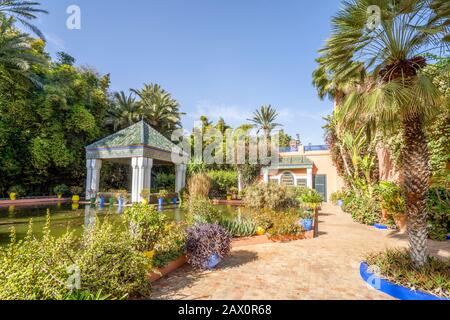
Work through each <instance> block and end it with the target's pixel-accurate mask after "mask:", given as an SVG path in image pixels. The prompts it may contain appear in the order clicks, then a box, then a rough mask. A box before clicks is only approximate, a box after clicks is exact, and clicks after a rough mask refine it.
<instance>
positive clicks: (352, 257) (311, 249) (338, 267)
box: [153, 206, 450, 300]
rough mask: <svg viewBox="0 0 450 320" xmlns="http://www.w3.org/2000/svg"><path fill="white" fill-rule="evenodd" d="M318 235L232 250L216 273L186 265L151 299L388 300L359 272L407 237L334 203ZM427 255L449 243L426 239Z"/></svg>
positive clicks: (446, 253)
mask: <svg viewBox="0 0 450 320" xmlns="http://www.w3.org/2000/svg"><path fill="white" fill-rule="evenodd" d="M320 221H321V222H320V227H319V229H320V236H319V238H317V239H314V240H300V241H295V242H291V243H286V244H280V243H273V244H272V243H271V244H262V245H253V246H248V247H241V248H236V249H234V250H233V253H232V256H231V257H230V258H228V259H227V260H226V261H224V262H223V263H222V264H221V266H220V268H219V269H217V270H215V271H207V272H202V273H198V272H194V271H193V270H192V269H191V268H190V267H189V266H184V267H182V268H181V269H179V270H177V271H175V272H174V273H172V274H170V275H169V276H167V277H166V278H163V279H161V280H159V281H157V282H156V283H154V284H153V298H154V299H218V300H230V299H249V300H252V299H263V300H276V299H294V300H298V299H319V300H324V299H391V298H390V297H389V296H387V295H385V294H383V293H380V292H377V291H375V290H373V289H371V288H368V287H367V286H366V285H365V283H364V282H363V281H362V280H361V278H360V276H359V264H360V262H361V259H362V258H363V257H364V255H365V254H366V253H367V252H373V251H381V250H383V249H385V248H388V247H407V239H406V236H404V235H400V234H398V233H397V232H395V231H381V230H377V229H374V228H371V227H368V226H364V225H359V224H357V223H354V222H353V221H352V220H351V218H350V216H349V215H347V214H345V213H342V211H341V210H340V209H339V208H337V207H334V206H325V207H324V208H323V211H322V214H321V216H320ZM429 246H430V253H431V254H433V255H436V256H440V257H443V258H450V242H449V241H447V242H435V241H429Z"/></svg>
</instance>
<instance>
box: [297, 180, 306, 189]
mask: <svg viewBox="0 0 450 320" xmlns="http://www.w3.org/2000/svg"><path fill="white" fill-rule="evenodd" d="M297 186H298V187H305V188H306V187H308V179H297Z"/></svg>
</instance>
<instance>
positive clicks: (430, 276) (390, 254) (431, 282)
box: [366, 249, 450, 298]
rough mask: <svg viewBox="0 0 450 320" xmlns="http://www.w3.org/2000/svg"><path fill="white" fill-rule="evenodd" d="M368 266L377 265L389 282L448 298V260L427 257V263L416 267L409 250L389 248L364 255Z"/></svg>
mask: <svg viewBox="0 0 450 320" xmlns="http://www.w3.org/2000/svg"><path fill="white" fill-rule="evenodd" d="M366 262H367V264H368V265H369V266H378V267H379V268H380V273H381V274H380V276H381V277H382V278H384V279H386V280H388V281H390V282H393V283H395V284H398V285H401V286H404V287H407V288H409V289H412V290H419V291H422V292H426V293H429V294H432V295H435V296H439V297H444V298H450V260H449V259H447V260H446V261H443V260H440V259H437V258H434V257H429V258H428V263H427V265H426V266H425V267H423V268H421V269H416V268H415V267H414V265H413V263H412V261H411V258H410V254H409V251H407V250H404V249H403V250H399V249H389V250H386V251H383V252H378V253H374V254H370V255H368V256H367V257H366Z"/></svg>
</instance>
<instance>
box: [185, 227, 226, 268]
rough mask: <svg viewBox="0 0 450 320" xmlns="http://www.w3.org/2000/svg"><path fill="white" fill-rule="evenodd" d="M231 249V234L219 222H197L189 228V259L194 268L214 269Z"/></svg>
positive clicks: (187, 246) (187, 248) (187, 241)
mask: <svg viewBox="0 0 450 320" xmlns="http://www.w3.org/2000/svg"><path fill="white" fill-rule="evenodd" d="M230 251H231V235H230V233H229V232H228V231H226V230H225V229H224V228H223V227H221V226H219V225H218V224H196V225H194V226H193V227H190V228H188V229H187V240H186V253H187V261H188V263H189V264H191V265H192V267H193V268H195V269H199V270H207V269H213V268H215V267H217V265H218V264H219V263H220V262H221V261H222V260H223V259H224V258H225V257H227V256H228V255H229V254H230Z"/></svg>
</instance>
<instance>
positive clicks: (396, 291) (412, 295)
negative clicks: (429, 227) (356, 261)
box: [359, 262, 449, 300]
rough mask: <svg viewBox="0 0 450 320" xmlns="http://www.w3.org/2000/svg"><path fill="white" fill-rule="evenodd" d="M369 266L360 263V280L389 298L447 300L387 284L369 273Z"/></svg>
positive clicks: (387, 282)
mask: <svg viewBox="0 0 450 320" xmlns="http://www.w3.org/2000/svg"><path fill="white" fill-rule="evenodd" d="M368 269H369V266H368V265H367V263H365V262H361V265H360V268H359V273H360V275H361V278H362V279H363V280H364V281H365V282H366V283H367V284H368V285H370V286H371V287H373V288H375V289H376V290H378V291H381V292H383V293H385V294H387V295H389V296H391V297H394V298H397V299H399V300H449V299H446V298H440V297H437V296H433V295H431V294H428V293H425V292H422V291H413V290H411V289H408V288H406V287H403V286H400V285H398V284H395V283H392V282H389V281H387V280H385V279H382V278H380V277H378V276H376V275H375V274H373V273H371V272H370V271H369V270H368ZM374 282H376V283H377V284H379V285H380V288H376V287H375V285H374Z"/></svg>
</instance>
